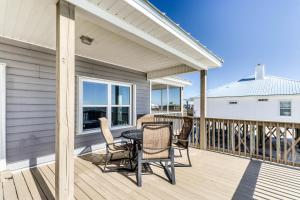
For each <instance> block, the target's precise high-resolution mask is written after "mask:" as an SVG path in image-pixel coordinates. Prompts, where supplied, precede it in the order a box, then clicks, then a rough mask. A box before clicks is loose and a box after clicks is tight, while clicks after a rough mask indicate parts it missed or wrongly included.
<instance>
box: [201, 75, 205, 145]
mask: <svg viewBox="0 0 300 200" xmlns="http://www.w3.org/2000/svg"><path fill="white" fill-rule="evenodd" d="M206 79H207V71H206V70H201V71H200V82H201V85H200V88H201V90H200V148H201V149H206V146H207V145H206V144H207V142H206V124H205V118H206Z"/></svg>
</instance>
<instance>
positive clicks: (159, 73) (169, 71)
mask: <svg viewBox="0 0 300 200" xmlns="http://www.w3.org/2000/svg"><path fill="white" fill-rule="evenodd" d="M193 71H195V69H194V68H191V67H189V66H187V65H177V66H174V67H169V68H166V69H161V70H154V71H150V72H148V73H147V79H148V80H150V79H155V78H162V77H166V76H172V75H176V74H183V73H188V72H193Z"/></svg>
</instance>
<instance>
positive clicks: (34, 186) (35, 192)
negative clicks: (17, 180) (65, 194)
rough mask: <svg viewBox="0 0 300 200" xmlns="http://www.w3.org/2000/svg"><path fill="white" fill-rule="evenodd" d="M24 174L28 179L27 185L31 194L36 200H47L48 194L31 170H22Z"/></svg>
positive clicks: (26, 179)
mask: <svg viewBox="0 0 300 200" xmlns="http://www.w3.org/2000/svg"><path fill="white" fill-rule="evenodd" d="M22 175H23V177H24V179H25V181H26V184H27V187H28V189H29V191H30V194H31V196H32V198H33V199H35V200H46V199H47V198H46V196H45V194H44V193H43V191H42V189H41V188H40V186H39V184H38V183H37V181H36V180H35V178H34V177H33V175H32V173H31V172H30V171H29V170H24V171H22Z"/></svg>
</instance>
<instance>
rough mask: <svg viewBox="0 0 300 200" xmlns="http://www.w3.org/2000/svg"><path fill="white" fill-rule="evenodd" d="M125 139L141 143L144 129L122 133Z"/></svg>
mask: <svg viewBox="0 0 300 200" xmlns="http://www.w3.org/2000/svg"><path fill="white" fill-rule="evenodd" d="M121 136H122V137H123V138H126V139H129V140H132V141H134V142H141V141H142V139H143V133H142V129H133V130H129V131H124V132H122V133H121Z"/></svg>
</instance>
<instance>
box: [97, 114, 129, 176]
mask: <svg viewBox="0 0 300 200" xmlns="http://www.w3.org/2000/svg"><path fill="white" fill-rule="evenodd" d="M99 121H100V129H101V133H102V135H103V137H104V140H105V142H106V158H105V166H104V171H106V167H107V164H108V162H109V161H111V160H128V161H129V163H130V168H131V169H132V163H131V160H132V156H131V150H132V145H131V144H130V143H128V142H126V141H119V142H115V141H114V138H113V136H112V134H111V132H110V130H109V126H108V121H107V119H106V118H104V117H103V118H100V119H99ZM114 155H116V156H114ZM111 171H113V170H111Z"/></svg>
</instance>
